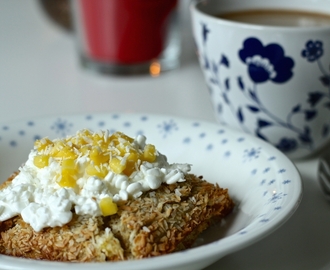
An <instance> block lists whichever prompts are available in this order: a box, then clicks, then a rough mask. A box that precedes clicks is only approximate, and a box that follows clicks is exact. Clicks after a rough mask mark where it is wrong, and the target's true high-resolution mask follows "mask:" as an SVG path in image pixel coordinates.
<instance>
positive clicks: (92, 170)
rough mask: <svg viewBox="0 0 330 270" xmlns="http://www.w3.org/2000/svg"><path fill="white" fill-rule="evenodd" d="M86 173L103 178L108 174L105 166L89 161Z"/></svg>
mask: <svg viewBox="0 0 330 270" xmlns="http://www.w3.org/2000/svg"><path fill="white" fill-rule="evenodd" d="M85 171H86V173H87V174H88V175H90V176H97V177H99V178H101V179H103V178H104V177H105V176H106V175H107V174H108V172H109V171H108V169H107V168H106V167H105V166H98V165H95V164H93V163H90V164H88V165H87V167H86V170H85Z"/></svg>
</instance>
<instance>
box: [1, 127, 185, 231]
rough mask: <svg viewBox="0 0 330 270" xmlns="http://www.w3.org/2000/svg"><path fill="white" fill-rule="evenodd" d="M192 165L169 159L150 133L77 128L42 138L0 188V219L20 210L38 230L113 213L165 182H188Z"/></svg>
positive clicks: (25, 218)
mask: <svg viewBox="0 0 330 270" xmlns="http://www.w3.org/2000/svg"><path fill="white" fill-rule="evenodd" d="M189 171H190V165H189V164H169V163H168V162H167V158H166V156H164V155H162V154H160V153H159V152H158V151H157V150H156V148H155V147H154V146H153V145H151V144H146V137H145V136H143V135H138V136H137V137H136V138H135V139H133V138H130V137H128V136H127V135H125V134H123V133H120V132H117V133H114V134H112V135H110V134H109V132H108V131H105V132H98V133H92V132H90V131H88V130H81V131H78V132H77V134H76V135H74V136H71V137H67V138H65V139H56V140H53V141H51V140H49V139H48V138H44V139H41V140H39V141H37V142H36V143H35V147H34V149H33V150H32V151H31V153H30V154H29V158H28V160H27V161H26V163H25V164H24V165H23V166H22V167H21V168H19V174H18V175H17V176H16V177H15V178H14V179H13V181H12V183H11V185H9V186H8V187H7V188H5V189H3V190H0V221H4V220H7V219H9V218H11V217H14V216H16V215H19V214H21V216H22V218H23V220H24V221H25V222H27V223H29V224H30V225H31V226H32V227H33V229H34V230H35V231H40V230H42V229H43V228H45V227H56V226H62V225H64V224H66V223H68V222H69V221H70V220H71V219H72V210H74V211H75V213H76V214H78V215H91V216H100V215H104V216H106V215H111V214H115V213H116V212H117V204H118V203H121V202H124V201H127V200H129V199H133V198H138V197H140V196H141V195H142V194H143V192H146V191H148V190H154V189H157V188H159V187H160V185H161V184H162V183H166V184H173V183H176V182H182V181H185V180H184V177H185V174H186V173H188V172H189Z"/></svg>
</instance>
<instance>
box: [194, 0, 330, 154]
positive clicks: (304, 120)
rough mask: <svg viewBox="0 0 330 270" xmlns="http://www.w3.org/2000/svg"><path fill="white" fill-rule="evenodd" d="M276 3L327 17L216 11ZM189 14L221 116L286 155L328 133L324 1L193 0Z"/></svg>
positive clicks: (327, 9)
mask: <svg viewBox="0 0 330 270" xmlns="http://www.w3.org/2000/svg"><path fill="white" fill-rule="evenodd" d="M283 9H284V10H287V11H290V10H292V11H295V12H296V11H299V12H301V13H305V12H313V13H314V12H315V13H316V14H312V15H313V16H314V15H317V14H319V13H322V14H323V15H324V19H325V21H326V22H325V23H324V24H323V23H322V25H321V24H319V23H318V22H313V21H312V20H310V21H308V19H305V20H301V21H302V22H303V23H302V24H303V25H299V26H280V25H272V26H270V25H266V24H264V25H263V24H259V23H258V24H255V23H247V22H238V21H236V19H235V20H232V19H231V18H230V19H224V18H222V17H221V16H223V15H222V14H228V13H231V12H237V11H245V10H271V11H280V10H283ZM191 15H192V28H193V35H194V39H195V43H196V46H197V51H198V58H199V62H200V66H201V69H202V71H203V73H204V77H205V80H206V83H207V86H208V89H209V92H210V95H211V100H212V103H213V106H214V110H215V114H216V117H217V119H218V121H219V122H220V123H223V124H226V125H228V126H231V127H233V128H238V129H240V130H243V131H244V132H247V133H251V134H254V135H255V136H257V137H259V138H261V139H263V140H265V141H267V142H269V143H271V144H273V145H274V146H276V147H277V148H278V149H280V150H281V151H282V152H284V153H285V154H287V156H288V157H290V158H302V157H306V156H308V155H310V154H311V153H314V152H316V151H317V150H319V149H320V148H322V147H323V146H324V145H325V144H326V143H327V142H328V141H329V137H330V70H329V64H330V1H326V0H290V1H288V0H269V1H264V0H245V1H241V0H200V1H195V2H193V3H192V5H191ZM323 15H322V16H323ZM219 16H220V17H219ZM327 20H328V22H327ZM310 22H312V23H310Z"/></svg>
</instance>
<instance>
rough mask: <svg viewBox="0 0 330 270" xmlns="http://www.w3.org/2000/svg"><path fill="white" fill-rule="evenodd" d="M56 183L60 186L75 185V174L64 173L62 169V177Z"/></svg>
mask: <svg viewBox="0 0 330 270" xmlns="http://www.w3.org/2000/svg"><path fill="white" fill-rule="evenodd" d="M58 184H59V185H60V186H61V187H71V188H73V187H75V186H76V178H75V175H72V174H71V173H66V172H63V171H62V177H61V179H60V181H59V182H58Z"/></svg>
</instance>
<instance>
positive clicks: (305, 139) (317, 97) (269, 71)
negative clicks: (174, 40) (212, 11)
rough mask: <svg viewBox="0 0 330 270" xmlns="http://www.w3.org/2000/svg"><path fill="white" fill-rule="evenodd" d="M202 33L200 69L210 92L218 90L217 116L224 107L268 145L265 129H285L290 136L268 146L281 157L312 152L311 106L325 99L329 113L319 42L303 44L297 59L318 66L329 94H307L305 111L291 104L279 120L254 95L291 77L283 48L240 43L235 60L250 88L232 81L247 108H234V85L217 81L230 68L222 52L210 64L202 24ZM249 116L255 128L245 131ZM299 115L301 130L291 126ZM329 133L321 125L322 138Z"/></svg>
mask: <svg viewBox="0 0 330 270" xmlns="http://www.w3.org/2000/svg"><path fill="white" fill-rule="evenodd" d="M205 29H206V30H207V31H206V30H205ZM202 31H203V46H204V50H203V60H204V69H205V71H206V72H207V73H208V74H210V77H209V82H210V84H209V88H210V89H211V92H213V88H214V87H217V88H218V89H219V90H220V91H219V94H220V97H221V98H222V101H223V102H222V103H218V104H217V105H216V107H217V108H218V109H217V113H218V115H219V116H221V115H222V114H223V112H224V106H227V107H228V108H229V110H230V111H231V113H232V115H234V117H235V118H236V119H237V123H238V124H239V126H240V127H241V128H242V130H244V131H245V132H248V133H253V134H254V135H256V136H257V137H259V138H261V139H263V140H265V141H268V142H270V139H269V138H267V137H266V135H265V134H264V132H263V131H264V130H265V129H266V128H267V129H268V128H285V129H287V130H289V131H290V135H288V136H287V137H282V138H280V139H279V140H278V141H276V142H272V143H273V144H274V145H275V146H276V147H277V148H278V149H280V150H281V151H283V152H285V153H289V152H293V151H295V150H296V149H298V148H307V149H313V147H314V138H313V134H312V132H311V128H310V127H309V123H311V121H313V120H315V119H316V117H317V113H318V111H317V110H316V108H315V106H316V105H317V104H318V103H319V102H320V101H321V100H325V99H327V102H326V103H325V105H324V106H327V107H328V108H329V109H330V73H326V72H324V68H323V67H322V65H321V64H320V62H319V59H320V58H321V57H322V55H323V47H322V42H321V41H307V42H306V44H305V49H304V50H303V51H302V52H301V55H302V57H305V58H306V59H307V60H308V61H309V62H315V61H317V62H318V64H319V67H320V69H321V71H322V73H323V76H322V77H321V78H320V80H321V81H322V82H323V84H324V85H325V86H327V87H328V89H329V93H328V94H326V93H324V92H321V91H314V92H311V93H309V96H308V97H306V99H307V100H306V101H307V105H309V107H306V108H305V107H304V106H303V105H302V104H300V103H298V104H295V106H293V107H292V108H291V110H289V112H288V114H287V116H286V117H285V119H281V118H279V117H277V116H276V115H275V114H274V113H273V112H272V111H270V110H269V109H268V107H267V106H266V105H265V104H264V102H263V100H262V99H261V97H260V95H259V93H258V85H260V84H264V83H275V84H284V83H287V82H288V81H290V79H291V78H292V77H293V76H294V73H293V68H294V60H293V59H292V58H291V57H290V56H287V55H285V51H284V49H283V47H282V46H281V45H280V44H277V43H270V44H266V45H264V44H262V42H261V41H260V40H259V39H257V38H256V37H248V38H246V39H245V40H244V41H243V42H242V47H241V49H240V50H239V51H238V58H239V60H240V61H242V63H243V64H245V65H246V67H247V69H246V70H247V74H248V78H250V80H251V83H252V84H251V85H250V84H249V83H247V82H245V81H244V79H243V76H238V77H237V78H236V85H237V88H236V89H238V91H240V92H241V93H242V94H243V95H244V96H245V98H246V99H247V104H246V105H242V106H237V107H235V106H234V104H233V103H232V102H231V99H230V92H231V90H232V88H234V87H232V85H235V84H231V83H230V81H231V78H230V77H226V78H222V77H221V75H222V69H224V68H225V69H229V68H230V60H229V58H228V57H227V56H226V55H225V53H223V52H220V55H221V56H220V60H219V61H214V60H212V59H210V58H209V57H208V56H207V40H208V37H209V35H210V34H211V30H210V29H208V28H207V25H206V24H202ZM308 103H309V104H308ZM251 115H253V117H255V118H256V127H255V129H254V130H249V129H248V128H247V127H246V126H245V123H246V122H247V119H249V117H252V116H251ZM299 115H301V116H303V119H304V120H305V124H304V126H303V127H298V126H296V125H295V124H294V121H293V119H294V117H295V116H299ZM222 122H223V123H226V121H224V120H222ZM329 133H330V123H329V124H325V125H324V128H323V136H327V135H328V134H329Z"/></svg>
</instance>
